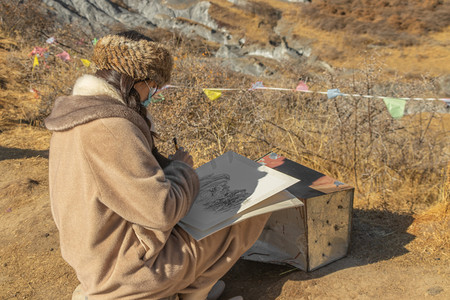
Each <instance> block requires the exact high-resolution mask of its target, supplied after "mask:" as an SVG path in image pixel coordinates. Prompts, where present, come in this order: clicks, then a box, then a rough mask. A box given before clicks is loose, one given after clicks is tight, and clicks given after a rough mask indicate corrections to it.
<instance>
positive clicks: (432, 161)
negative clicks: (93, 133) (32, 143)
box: [0, 33, 450, 211]
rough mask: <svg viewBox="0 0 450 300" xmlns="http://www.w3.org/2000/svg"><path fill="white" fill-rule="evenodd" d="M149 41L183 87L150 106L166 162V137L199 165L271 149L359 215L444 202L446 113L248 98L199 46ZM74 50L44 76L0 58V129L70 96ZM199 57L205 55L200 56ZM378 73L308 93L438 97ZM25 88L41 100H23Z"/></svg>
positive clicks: (318, 98) (289, 81)
mask: <svg viewBox="0 0 450 300" xmlns="http://www.w3.org/2000/svg"><path fill="white" fill-rule="evenodd" d="M155 35H156V36H159V37H160V39H162V40H165V42H166V43H167V44H168V46H169V47H171V48H172V52H173V54H174V56H175V69H174V70H175V71H174V76H173V82H174V83H175V84H177V85H180V86H183V87H184V88H181V89H169V90H166V91H164V92H163V95H164V97H165V101H162V102H160V103H154V104H153V105H152V106H151V107H150V111H151V113H152V114H153V115H154V116H155V118H156V119H157V123H158V125H159V128H160V132H161V133H162V135H161V139H160V141H159V142H160V143H161V145H160V148H161V149H162V150H163V151H164V152H166V153H167V154H168V153H170V152H171V151H172V147H173V145H172V143H171V140H172V138H173V137H174V136H177V137H178V139H179V141H180V143H181V144H182V145H184V146H185V147H187V148H188V149H190V150H191V151H192V152H193V154H194V156H195V158H196V161H197V165H200V164H202V163H203V162H205V161H207V160H210V159H212V158H214V157H216V156H218V155H220V154H222V153H224V152H226V151H228V150H233V151H236V152H238V153H241V154H242V155H245V156H247V157H250V158H253V159H256V158H258V157H260V156H262V155H263V154H265V153H267V152H268V151H272V150H274V151H276V152H279V153H280V154H284V155H287V156H288V157H290V158H291V159H293V160H295V161H298V162H300V163H303V164H305V165H306V166H309V167H311V168H313V169H316V170H318V171H321V172H323V173H326V174H328V175H331V176H332V177H335V178H338V179H340V180H342V181H345V182H348V183H350V184H353V185H354V186H355V187H356V191H357V194H356V201H355V203H356V205H357V206H359V207H366V208H384V209H396V210H398V209H400V210H403V211H415V210H418V209H422V208H424V207H426V206H428V205H429V204H432V203H435V202H437V201H438V199H441V198H442V196H440V195H441V194H440V191H441V190H442V186H443V184H444V182H445V180H447V178H448V176H449V175H448V171H447V170H446V169H445V167H446V164H447V162H448V161H449V154H448V153H450V151H449V150H450V149H449V145H450V141H449V135H448V132H449V130H450V129H449V128H448V126H449V125H448V124H450V123H449V115H448V114H441V113H437V112H436V111H433V110H436V109H438V108H439V104H436V105H435V106H434V107H433V108H431V111H430V112H427V113H425V112H424V113H419V112H420V111H418V112H417V113H415V114H413V115H410V116H405V117H404V118H402V119H401V120H393V119H392V118H391V117H390V115H389V114H388V112H387V111H386V108H385V106H384V104H383V102H382V101H381V100H380V99H369V100H367V99H364V98H359V97H356V98H336V99H333V100H327V99H326V96H323V95H319V94H304V93H295V92H279V91H265V92H262V91H248V88H249V87H250V86H251V83H252V82H254V81H256V78H251V77H249V76H244V75H240V74H236V73H233V72H231V71H228V70H226V69H224V68H222V67H221V66H220V62H219V61H218V60H216V59H214V58H210V57H208V55H200V54H199V53H198V52H199V51H198V49H199V48H201V47H198V45H197V44H194V43H192V42H189V41H186V40H182V39H180V38H179V37H174V36H169V35H164V34H161V33H155ZM63 37H64V35H63ZM86 40H89V39H86ZM77 42H78V43H79V46H78V48H77V49H79V50H78V52H79V53H75V52H71V54H72V55H73V60H72V61H70V62H63V61H61V60H59V59H56V58H55V57H54V56H52V55H51V56H50V57H49V58H48V59H47V61H46V62H47V65H48V68H47V67H45V66H44V65H43V64H41V65H40V66H38V67H36V68H35V69H34V71H33V70H31V65H32V58H30V57H28V55H27V53H28V52H29V51H31V49H32V46H31V45H29V46H27V47H25V48H21V49H17V50H10V51H9V52H4V54H5V55H7V58H8V59H6V60H4V63H5V65H6V69H11V70H18V71H17V72H16V73H14V74H15V75H14V76H12V77H11V76H10V77H9V78H8V79H7V80H6V79H5V80H6V83H5V85H7V86H8V87H9V89H8V90H4V91H3V95H9V96H8V97H2V100H1V101H2V104H3V105H4V106H5V111H6V112H7V113H6V114H4V115H2V119H3V120H2V122H3V123H4V124H6V123H9V124H11V122H14V123H16V122H17V120H19V122H22V123H27V124H33V125H39V124H40V122H39V121H42V119H43V118H44V117H45V116H46V115H47V114H48V113H49V111H50V109H51V107H52V103H53V100H54V99H55V97H56V96H58V95H62V94H69V93H70V88H71V86H72V85H73V82H74V80H75V79H76V78H77V77H78V76H80V75H81V74H82V73H85V72H90V71H92V70H91V69H87V68H85V67H84V66H83V65H82V63H81V62H80V61H79V59H77V58H79V57H82V56H83V55H84V54H80V53H86V56H85V57H89V56H88V54H87V53H90V51H91V50H92V46H91V45H90V44H89V43H87V42H85V43H81V44H80V39H79V38H77V39H71V37H70V36H69V37H66V40H64V44H65V45H76V43H77ZM41 45H42V42H41ZM74 47H75V46H74ZM207 49H208V47H207V46H205V47H204V50H202V51H207ZM193 50H196V51H193ZM53 51H54V52H53V54H54V53H56V52H57V51H59V50H58V49H53ZM200 52H201V51H200ZM204 53H205V52H203V54H204ZM281 68H284V69H285V70H286V72H287V74H286V77H285V78H286V79H283V80H278V81H276V82H272V83H269V82H267V83H266V85H275V86H284V87H295V84H296V80H297V79H296V77H295V76H296V75H297V76H298V73H296V71H297V70H296V69H295V68H292V67H290V66H289V65H287V64H286V65H281ZM289 72H293V73H291V74H289ZM343 72H344V71H343ZM382 72H383V65H382V64H381V63H379V62H378V61H377V60H376V59H375V58H374V59H373V60H370V61H366V62H365V68H364V69H361V70H359V71H355V72H353V73H352V74H351V76H349V75H348V74H347V75H344V73H342V75H341V74H340V73H339V70H336V71H335V72H334V73H332V74H315V77H314V81H313V82H311V83H310V88H312V89H315V90H326V89H328V88H333V87H339V88H340V89H341V91H342V92H348V93H357V94H372V93H374V91H375V90H376V88H378V89H380V88H381V89H382V92H383V93H384V95H386V96H393V97H396V96H397V97H398V96H418V95H421V96H434V95H435V94H436V87H435V85H434V81H433V78H432V77H430V78H422V79H421V80H417V79H415V80H410V81H409V82H407V80H406V79H405V78H398V80H397V81H398V82H400V81H403V82H406V83H404V84H403V85H400V84H399V85H394V86H393V85H386V83H385V82H384V78H383V76H382ZM62 74H64V76H62ZM0 75H1V74H0ZM2 76H3V77H4V78H7V77H6V74H5V75H2ZM30 87H32V88H34V89H36V90H38V91H39V95H36V94H35V93H34V94H33V93H31V92H30ZM206 87H230V88H231V87H232V88H236V87H237V88H240V89H242V90H240V91H230V92H223V96H222V97H221V98H220V99H219V100H217V101H214V102H211V101H210V100H209V99H208V98H207V97H206V96H205V95H204V94H203V92H202V88H206ZM11 88H12V89H15V92H16V93H18V92H20V94H14V92H11ZM11 93H13V94H11ZM14 98H16V99H15V100H13V99H14ZM441 106H444V103H441ZM428 110H429V109H428ZM5 126H6V125H5ZM3 128H6V127H3Z"/></svg>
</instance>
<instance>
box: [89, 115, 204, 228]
mask: <svg viewBox="0 0 450 300" xmlns="http://www.w3.org/2000/svg"><path fill="white" fill-rule="evenodd" d="M84 126H85V127H87V128H84V130H81V129H80V138H81V142H82V145H83V151H84V155H85V157H86V160H87V161H88V164H89V168H90V171H91V172H92V174H93V176H94V179H95V183H96V185H97V187H98V190H99V193H100V196H99V197H100V202H101V203H103V204H104V205H105V206H107V207H109V208H110V209H112V210H113V211H114V212H116V213H117V214H118V215H120V216H121V217H122V218H124V219H126V220H128V221H129V222H132V223H134V224H138V225H140V226H143V227H145V228H151V229H159V230H169V229H170V228H172V227H173V226H175V224H176V223H178V221H179V220H180V219H181V218H183V217H184V216H185V215H186V214H187V212H188V211H189V209H190V207H191V205H192V202H193V201H194V199H195V197H196V196H197V194H198V190H199V180H198V176H197V174H196V173H195V171H194V169H192V168H191V167H190V166H189V165H187V164H185V163H183V162H180V161H173V162H172V163H171V164H170V165H168V166H167V167H166V168H165V169H164V170H163V169H161V167H160V165H159V164H158V162H157V160H156V158H155V157H154V155H153V154H152V151H151V149H152V147H153V145H151V144H150V143H151V141H148V140H147V139H146V138H145V136H144V134H143V133H142V132H141V131H140V129H138V127H137V126H135V125H134V124H133V123H131V122H129V121H128V120H126V119H121V118H108V119H100V120H96V121H94V122H91V123H89V124H86V125H84Z"/></svg>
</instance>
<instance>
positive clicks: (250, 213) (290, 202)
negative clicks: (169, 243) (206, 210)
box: [178, 190, 304, 240]
mask: <svg viewBox="0 0 450 300" xmlns="http://www.w3.org/2000/svg"><path fill="white" fill-rule="evenodd" d="M303 205H304V204H303V202H302V201H301V200H299V199H298V198H297V197H295V196H294V195H292V194H291V193H289V192H288V191H287V190H283V191H281V192H279V193H278V194H275V195H273V196H271V197H269V198H267V199H265V200H264V201H261V202H260V203H258V204H256V205H255V206H252V207H250V208H248V209H247V210H245V211H243V212H241V213H238V214H237V215H235V216H233V217H231V218H228V219H226V220H225V221H223V222H220V223H219V224H217V225H214V226H213V227H210V228H208V229H206V230H203V231H202V230H199V229H197V228H195V227H192V226H189V225H187V224H185V223H184V222H183V221H180V222H179V223H178V225H180V226H181V228H183V229H184V230H185V231H187V232H188V233H189V234H190V235H191V236H192V237H193V238H194V239H196V240H201V239H203V238H205V237H207V236H208V235H211V234H213V233H214V232H216V231H219V230H221V229H223V228H225V227H228V226H230V225H232V224H236V223H239V222H242V221H244V220H246V219H248V218H251V217H255V216H259V215H262V214H265V213H268V212H273V211H277V210H281V209H287V208H292V207H299V206H303Z"/></svg>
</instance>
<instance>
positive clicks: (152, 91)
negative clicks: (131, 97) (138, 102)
mask: <svg viewBox="0 0 450 300" xmlns="http://www.w3.org/2000/svg"><path fill="white" fill-rule="evenodd" d="M144 82H145V84H146V85H147V87H148V97H147V100H145V101H144V103H143V105H144V107H148V106H149V105H150V103H151V102H152V97H153V96H154V95H155V93H156V92H157V91H158V88H155V87H154V88H153V87H150V86H149V85H148V83H147V81H144Z"/></svg>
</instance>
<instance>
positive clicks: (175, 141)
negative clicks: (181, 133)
mask: <svg viewBox="0 0 450 300" xmlns="http://www.w3.org/2000/svg"><path fill="white" fill-rule="evenodd" d="M173 144H174V145H175V150H178V143H177V138H173Z"/></svg>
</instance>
